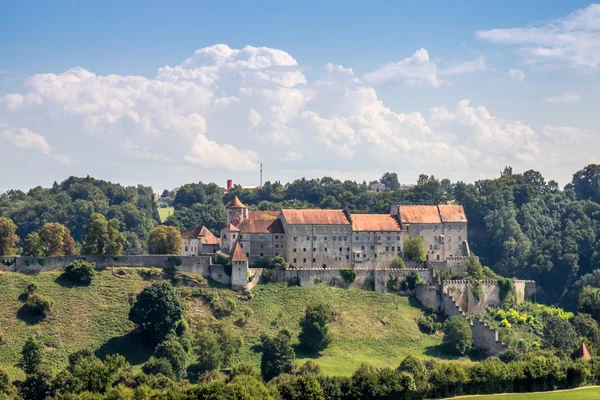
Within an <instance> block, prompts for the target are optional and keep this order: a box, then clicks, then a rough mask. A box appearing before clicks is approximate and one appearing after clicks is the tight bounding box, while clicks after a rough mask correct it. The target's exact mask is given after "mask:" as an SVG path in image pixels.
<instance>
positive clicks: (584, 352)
mask: <svg viewBox="0 0 600 400" xmlns="http://www.w3.org/2000/svg"><path fill="white" fill-rule="evenodd" d="M576 358H583V359H585V360H591V359H592V355H591V354H590V352H589V351H588V349H587V347H585V343H584V342H581V346H579V350H577V355H576Z"/></svg>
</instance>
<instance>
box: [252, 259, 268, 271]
mask: <svg viewBox="0 0 600 400" xmlns="http://www.w3.org/2000/svg"><path fill="white" fill-rule="evenodd" d="M252 267H253V268H261V269H265V268H269V267H271V262H270V261H269V260H268V259H266V258H259V259H257V260H256V261H254V265H252Z"/></svg>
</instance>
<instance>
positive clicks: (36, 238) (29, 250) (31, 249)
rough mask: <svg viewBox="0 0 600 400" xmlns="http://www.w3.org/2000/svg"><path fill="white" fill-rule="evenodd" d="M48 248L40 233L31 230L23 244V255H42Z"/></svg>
mask: <svg viewBox="0 0 600 400" xmlns="http://www.w3.org/2000/svg"><path fill="white" fill-rule="evenodd" d="M46 252H47V249H45V248H44V244H43V243H42V240H41V239H40V235H39V234H38V233H37V232H31V233H30V234H28V235H27V237H26V238H25V243H24V245H23V255H25V256H31V257H42V256H44V255H45V254H46Z"/></svg>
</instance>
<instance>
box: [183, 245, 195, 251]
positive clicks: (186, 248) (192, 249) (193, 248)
mask: <svg viewBox="0 0 600 400" xmlns="http://www.w3.org/2000/svg"><path fill="white" fill-rule="evenodd" d="M197 249H198V248H197V247H190V251H196V250H197ZM185 251H188V247H187V246H185Z"/></svg>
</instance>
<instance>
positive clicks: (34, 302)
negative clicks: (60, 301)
mask: <svg viewBox="0 0 600 400" xmlns="http://www.w3.org/2000/svg"><path fill="white" fill-rule="evenodd" d="M22 310H23V311H24V312H26V313H28V314H30V315H31V316H33V317H35V318H36V319H38V320H41V319H44V318H46V317H47V316H48V314H49V313H50V311H51V310H52V300H50V299H47V298H46V297H44V296H41V295H39V294H31V295H29V296H27V301H26V302H25V304H23V307H22Z"/></svg>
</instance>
